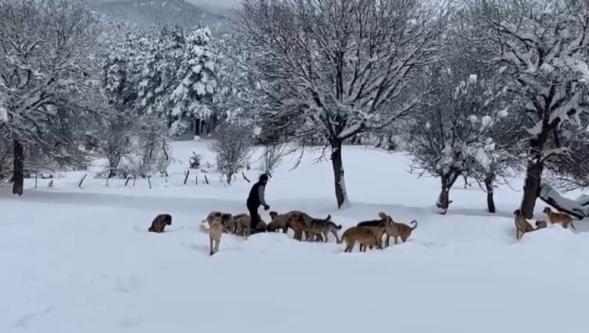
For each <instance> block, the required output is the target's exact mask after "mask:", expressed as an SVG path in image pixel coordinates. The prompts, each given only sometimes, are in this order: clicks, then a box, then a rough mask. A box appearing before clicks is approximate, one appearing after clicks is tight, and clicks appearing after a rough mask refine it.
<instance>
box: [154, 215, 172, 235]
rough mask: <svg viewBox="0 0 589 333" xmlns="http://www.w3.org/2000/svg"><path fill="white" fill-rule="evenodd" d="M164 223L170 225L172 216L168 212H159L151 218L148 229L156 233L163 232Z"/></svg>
mask: <svg viewBox="0 0 589 333" xmlns="http://www.w3.org/2000/svg"><path fill="white" fill-rule="evenodd" d="M166 225H172V216H171V215H170V214H160V215H158V216H156V217H155V219H153V222H151V227H149V229H148V231H150V232H157V233H160V232H164V228H165V227H166Z"/></svg>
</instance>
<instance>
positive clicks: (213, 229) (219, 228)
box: [209, 215, 225, 256]
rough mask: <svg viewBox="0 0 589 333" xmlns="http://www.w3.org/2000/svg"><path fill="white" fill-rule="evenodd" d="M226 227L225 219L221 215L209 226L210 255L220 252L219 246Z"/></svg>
mask: <svg viewBox="0 0 589 333" xmlns="http://www.w3.org/2000/svg"><path fill="white" fill-rule="evenodd" d="M224 230H225V226H224V225H223V218H222V217H221V216H220V215H216V216H215V217H214V218H213V221H212V222H211V223H210V224H209V248H210V252H209V253H210V255H211V256H212V255H213V254H215V253H217V252H219V245H220V244H221V236H222V235H223V231H224Z"/></svg>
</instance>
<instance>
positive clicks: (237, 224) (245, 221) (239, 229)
mask: <svg viewBox="0 0 589 333" xmlns="http://www.w3.org/2000/svg"><path fill="white" fill-rule="evenodd" d="M233 221H234V228H235V229H234V231H233V232H234V233H235V234H236V235H240V236H244V237H246V238H247V237H248V236H249V235H250V234H251V219H250V216H249V215H247V214H237V215H235V216H234V217H233Z"/></svg>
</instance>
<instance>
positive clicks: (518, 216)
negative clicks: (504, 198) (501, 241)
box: [513, 209, 538, 240]
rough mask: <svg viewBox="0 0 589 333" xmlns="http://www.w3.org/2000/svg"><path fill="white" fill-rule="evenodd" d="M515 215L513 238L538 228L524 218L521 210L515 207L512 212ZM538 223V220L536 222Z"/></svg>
mask: <svg viewBox="0 0 589 333" xmlns="http://www.w3.org/2000/svg"><path fill="white" fill-rule="evenodd" d="M513 215H514V216H515V220H514V224H515V238H516V239H517V240H520V239H522V237H523V236H524V234H526V233H528V232H532V231H536V230H538V228H536V229H534V227H532V225H531V224H530V222H528V220H527V219H526V218H525V216H524V215H523V214H522V213H521V210H519V209H516V210H515V211H514V212H513ZM536 223H537V224H538V222H536Z"/></svg>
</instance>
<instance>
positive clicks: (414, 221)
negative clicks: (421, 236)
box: [411, 220, 417, 230]
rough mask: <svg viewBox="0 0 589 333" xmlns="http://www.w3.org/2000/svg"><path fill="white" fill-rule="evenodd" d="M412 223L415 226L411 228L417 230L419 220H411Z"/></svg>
mask: <svg viewBox="0 0 589 333" xmlns="http://www.w3.org/2000/svg"><path fill="white" fill-rule="evenodd" d="M411 224H414V226H413V227H411V230H415V228H417V220H413V221H411Z"/></svg>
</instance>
